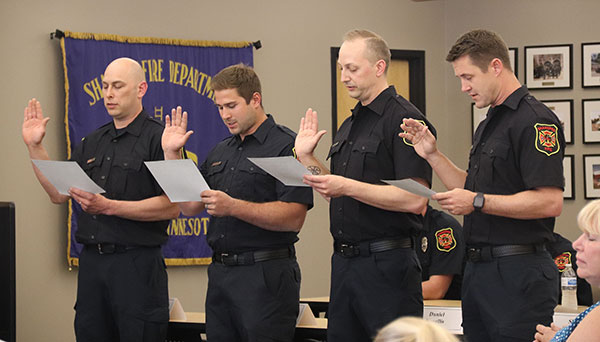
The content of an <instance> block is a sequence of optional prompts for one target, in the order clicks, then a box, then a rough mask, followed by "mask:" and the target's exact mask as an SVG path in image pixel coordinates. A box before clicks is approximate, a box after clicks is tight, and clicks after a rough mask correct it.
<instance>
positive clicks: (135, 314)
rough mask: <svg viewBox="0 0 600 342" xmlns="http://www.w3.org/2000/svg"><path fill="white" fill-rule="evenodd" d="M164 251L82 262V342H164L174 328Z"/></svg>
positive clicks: (78, 330) (86, 256) (93, 254)
mask: <svg viewBox="0 0 600 342" xmlns="http://www.w3.org/2000/svg"><path fill="white" fill-rule="evenodd" d="M165 268H166V267H165V262H164V259H163V256H162V253H161V249H160V247H150V248H135V249H131V250H128V251H126V252H124V253H114V254H102V255H100V254H99V253H98V251H97V250H96V249H94V247H93V246H90V247H87V246H86V247H84V248H83V251H82V252H81V256H80V258H79V274H78V286H77V302H76V304H75V335H76V337H77V341H78V342H119V341H120V342H136V341H139V342H152V341H155V342H159V341H160V342H164V340H165V338H166V335H167V327H168V322H169V293H168V289H167V272H166V269H165Z"/></svg>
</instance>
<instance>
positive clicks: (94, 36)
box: [61, 31, 252, 48]
mask: <svg viewBox="0 0 600 342" xmlns="http://www.w3.org/2000/svg"><path fill="white" fill-rule="evenodd" d="M65 37H67V38H74V39H91V40H112V41H115V42H119V43H131V44H164V45H181V46H200V47H211V46H214V47H225V48H242V47H246V46H248V45H252V42H247V41H242V42H226V41H219V40H189V39H175V38H153V37H128V36H120V35H116V34H106V33H88V32H71V31H65ZM61 40H62V39H61Z"/></svg>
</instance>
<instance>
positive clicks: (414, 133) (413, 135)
mask: <svg viewBox="0 0 600 342" xmlns="http://www.w3.org/2000/svg"><path fill="white" fill-rule="evenodd" d="M400 128H402V129H403V130H404V132H403V133H399V134H398V136H399V137H400V138H404V139H406V140H408V141H409V142H411V143H412V144H413V145H414V148H415V152H417V154H418V155H419V156H421V158H424V159H427V157H428V156H429V155H430V154H433V153H435V152H437V145H436V140H435V137H434V136H433V134H431V132H430V131H429V128H427V126H425V125H424V124H422V123H420V122H419V121H417V120H415V119H404V120H403V123H402V124H401V125H400Z"/></svg>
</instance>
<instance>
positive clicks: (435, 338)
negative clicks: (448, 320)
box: [374, 316, 458, 342]
mask: <svg viewBox="0 0 600 342" xmlns="http://www.w3.org/2000/svg"><path fill="white" fill-rule="evenodd" d="M374 342H458V338H456V336H454V335H452V333H450V332H449V331H447V330H446V329H444V328H442V327H441V326H439V325H438V324H436V323H433V322H429V321H426V320H424V319H422V318H418V317H408V316H407V317H402V318H398V319H396V320H395V321H393V322H391V323H389V324H388V325H386V326H385V327H383V329H381V330H380V331H379V333H378V334H377V337H375V341H374Z"/></svg>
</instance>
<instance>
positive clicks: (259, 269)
mask: <svg viewBox="0 0 600 342" xmlns="http://www.w3.org/2000/svg"><path fill="white" fill-rule="evenodd" d="M299 300H300V268H299V267H298V263H297V262H296V259H295V258H286V259H275V260H267V261H262V262H257V263H255V264H253V265H239V266H227V265H224V264H221V263H217V262H213V263H212V264H211V265H210V266H209V267H208V293H207V295H206V337H207V339H208V341H213V342H270V341H282V342H283V341H293V339H294V332H295V329H296V318H297V317H298V311H299V304H298V303H299Z"/></svg>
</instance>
